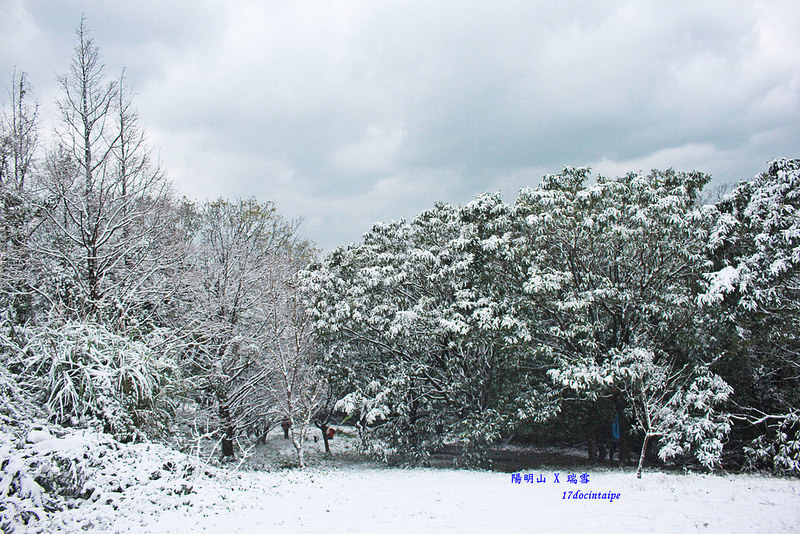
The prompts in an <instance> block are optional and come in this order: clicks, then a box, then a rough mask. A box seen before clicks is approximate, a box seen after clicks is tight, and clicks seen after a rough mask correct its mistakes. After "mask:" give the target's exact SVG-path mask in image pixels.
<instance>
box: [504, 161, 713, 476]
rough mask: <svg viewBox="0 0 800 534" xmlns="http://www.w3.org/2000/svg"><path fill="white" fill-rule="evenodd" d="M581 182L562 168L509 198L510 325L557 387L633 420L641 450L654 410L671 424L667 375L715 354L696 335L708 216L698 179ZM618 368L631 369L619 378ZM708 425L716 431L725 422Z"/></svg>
mask: <svg viewBox="0 0 800 534" xmlns="http://www.w3.org/2000/svg"><path fill="white" fill-rule="evenodd" d="M587 177H588V171H587V170H586V169H571V168H568V169H565V171H564V172H562V173H561V174H558V175H554V176H547V177H545V179H544V181H543V184H542V186H541V187H539V188H538V189H529V190H524V191H523V192H522V193H521V194H520V197H519V199H518V200H517V203H516V205H515V218H516V220H517V222H518V224H520V225H521V227H520V228H519V230H518V232H519V234H518V235H519V238H518V241H517V242H516V243H515V244H514V250H513V251H512V252H510V254H514V255H515V256H514V257H515V258H517V260H516V261H517V263H519V262H521V263H523V267H519V266H518V267H517V269H522V271H523V272H524V273H525V275H526V279H524V280H523V281H522V283H521V284H520V285H521V287H522V292H523V294H524V296H525V297H526V298H527V300H528V305H527V307H526V315H527V317H528V318H529V319H527V323H525V321H526V320H525V317H524V316H523V317H520V320H521V321H522V322H523V323H525V324H526V332H527V335H529V336H530V337H531V339H532V341H533V343H535V344H536V345H538V346H539V348H540V350H542V351H545V352H547V353H548V354H551V355H552V357H553V358H554V359H555V361H556V362H557V364H558V366H557V368H556V369H553V370H551V371H550V375H551V377H552V378H553V379H554V381H555V382H556V383H557V384H560V385H562V386H564V387H566V388H568V389H571V390H573V391H576V392H578V393H581V394H583V395H585V396H586V398H587V399H588V400H589V401H592V400H593V399H597V398H598V397H603V396H610V397H612V399H613V400H614V404H615V406H616V409H617V412H618V414H619V416H620V420H621V421H622V422H623V427H624V426H625V422H627V419H626V418H625V413H629V414H636V417H635V418H634V422H635V423H636V424H637V426H636V429H638V430H640V431H641V432H642V433H643V435H644V440H643V448H642V454H644V450H645V449H646V447H647V445H648V441H649V437H651V436H654V435H660V436H663V435H665V433H667V432H666V431H665V430H664V429H663V428H662V427H661V426H659V425H661V424H662V423H661V422H659V423H658V424H654V420H655V414H658V417H659V418H660V421H662V422H663V421H667V420H669V421H673V422H674V421H679V420H680V418H676V417H670V416H669V414H668V413H667V412H669V411H672V412H676V411H677V410H679V409H680V406H678V405H676V402H677V400H678V399H682V398H684V397H682V396H681V395H680V391H681V383H682V382H681V380H678V379H677V378H678V377H679V376H682V375H681V373H678V374H677V375H676V374H675V373H677V372H678V371H679V370H682V369H684V368H686V369H687V372H688V373H689V374H691V373H692V372H693V370H694V369H697V368H701V367H703V366H705V365H707V363H708V362H709V361H711V360H712V359H713V357H712V356H713V355H710V354H707V353H706V352H705V351H704V348H703V347H702V345H701V343H700V342H699V340H698V339H697V336H696V332H697V329H698V325H699V323H700V321H701V319H702V313H701V312H700V309H699V307H698V306H697V304H696V295H697V293H698V292H699V286H698V281H699V280H700V273H701V272H702V270H703V269H704V267H705V266H706V259H705V254H704V244H705V239H706V238H707V235H708V228H709V226H710V224H711V221H712V220H713V213H712V211H713V210H709V209H708V208H704V207H702V206H700V205H699V202H698V195H699V192H700V191H701V189H702V188H703V186H704V185H705V183H706V182H707V181H708V177H707V176H705V175H703V174H700V173H681V172H675V171H672V170H668V171H665V172H659V171H653V172H652V173H650V174H649V175H641V174H637V173H630V174H628V175H626V176H624V177H621V178H615V179H608V178H603V177H600V178H598V180H597V183H596V184H594V185H586V184H585V181H586V178H587ZM621 355H624V358H622V359H620V358H621ZM623 361H624V362H625V368H628V369H630V368H636V369H639V370H640V371H641V372H634V373H627V374H626V373H622V372H621V369H619V368H617V367H618V366H619V365H621V362H623ZM626 377H627V378H626ZM670 377H672V378H670ZM628 379H630V381H626V380H628ZM714 383H716V382H714ZM723 389H724V388H722V389H721V391H722V390H723ZM723 397H724V395H722V394H720V395H718V396H715V399H716V400H718V401H720V402H721V400H722V399H723ZM626 407H627V409H625V408H626ZM676 413H677V412H676ZM670 424H672V423H670ZM686 424H687V425H688V424H689V422H688V420H686ZM716 430H719V431H720V432H721V433H722V434H724V431H725V430H726V426H725V422H724V420H722V419H720V420H719V421H718V425H717V427H716ZM675 432H677V430H675V429H672V430H670V435H674V434H675ZM590 439H591V438H590ZM664 447H666V440H663V441H662V450H666V449H665V448H664ZM670 450H673V451H675V450H678V449H677V448H674V447H673V448H672V449H670ZM680 450H681V451H683V450H684V449H680ZM686 450H688V449H686ZM714 450H717V449H714ZM621 452H622V451H621ZM706 452H707V451H705V452H704V453H703V454H706ZM718 452H719V451H718ZM623 454H624V453H623ZM716 459H718V455H717V456H716V457H715V458H714V460H716ZM701 461H703V463H704V464H710V463H713V462H711V461H710V460H709V458H707V457H706V456H703V458H701Z"/></svg>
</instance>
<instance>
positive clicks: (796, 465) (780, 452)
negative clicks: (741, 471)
mask: <svg viewBox="0 0 800 534" xmlns="http://www.w3.org/2000/svg"><path fill="white" fill-rule="evenodd" d="M745 454H746V455H747V467H748V468H750V469H767V470H769V471H772V472H774V473H778V474H781V475H789V476H796V477H800V412H794V413H789V414H786V415H785V416H784V417H783V420H782V421H781V422H780V423H779V424H778V425H776V427H775V428H774V429H773V430H772V433H771V435H762V436H759V437H758V438H756V439H755V440H753V442H752V443H751V444H750V446H749V447H745Z"/></svg>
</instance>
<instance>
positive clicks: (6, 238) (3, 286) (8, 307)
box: [0, 72, 39, 324]
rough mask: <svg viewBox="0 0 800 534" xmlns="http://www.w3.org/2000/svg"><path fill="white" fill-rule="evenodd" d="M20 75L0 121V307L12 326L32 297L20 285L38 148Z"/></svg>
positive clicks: (34, 112)
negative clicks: (29, 179)
mask: <svg viewBox="0 0 800 534" xmlns="http://www.w3.org/2000/svg"><path fill="white" fill-rule="evenodd" d="M29 93H30V85H29V83H28V78H27V76H26V74H25V73H24V72H21V73H19V74H17V73H16V72H15V73H14V74H13V75H12V76H11V89H10V90H9V97H10V101H9V106H8V107H7V108H5V109H4V110H3V114H2V117H0V273H2V274H0V303H1V304H0V305H1V306H2V308H3V309H4V310H5V311H6V312H7V313H8V314H9V316H8V318H9V319H11V322H12V324H13V323H24V322H26V321H27V320H28V319H29V318H30V317H31V314H32V310H33V297H32V293H31V291H30V286H29V284H27V281H26V272H27V271H28V270H29V269H28V267H29V265H30V260H31V257H30V254H29V251H28V248H27V244H28V240H29V237H30V233H31V231H32V228H34V224H33V220H34V216H33V210H32V209H31V199H30V191H29V189H30V188H29V187H28V186H27V182H28V178H29V177H30V176H31V174H32V173H33V172H34V165H35V161H36V156H37V149H38V144H39V129H38V128H39V117H38V106H37V105H36V104H33V105H31V104H29V96H28V95H29Z"/></svg>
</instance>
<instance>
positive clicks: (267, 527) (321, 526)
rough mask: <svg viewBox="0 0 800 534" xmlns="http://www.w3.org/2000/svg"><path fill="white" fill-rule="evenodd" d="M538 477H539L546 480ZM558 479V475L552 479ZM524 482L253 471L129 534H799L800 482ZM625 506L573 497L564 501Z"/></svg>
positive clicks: (451, 475)
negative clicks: (608, 495) (594, 496)
mask: <svg viewBox="0 0 800 534" xmlns="http://www.w3.org/2000/svg"><path fill="white" fill-rule="evenodd" d="M537 475H538V473H537ZM545 475H546V477H547V478H548V479H549V478H551V477H552V473H550V472H548V473H545ZM563 475H564V474H563V473H562V476H561V483H560V484H555V483H552V484H551V483H549V482H550V481H549V480H548V483H545V484H536V483H532V484H531V483H525V482H523V483H522V484H519V485H517V484H513V483H512V482H511V475H509V474H504V473H494V472H476V471H461V470H439V469H365V468H339V469H336V470H332V471H310V472H298V471H292V472H286V473H249V474H243V475H241V477H238V478H234V479H229V480H226V481H225V482H224V483H223V482H221V481H219V482H218V483H215V484H213V485H208V486H205V487H201V488H198V492H197V494H196V495H192V496H191V498H190V499H187V502H191V505H190V506H180V507H177V508H171V509H166V510H163V511H161V512H160V513H159V514H157V515H152V516H145V517H142V516H141V515H140V514H138V513H136V511H135V510H127V511H125V512H124V520H122V519H121V520H120V521H118V522H117V524H116V525H115V528H116V529H117V530H118V531H122V532H139V531H141V532H145V531H148V532H175V533H178V532H180V533H185V532H193V533H200V532H225V533H245V532H276V531H278V529H279V528H280V530H282V531H285V532H314V533H320V532H416V533H420V532H533V531H538V532H686V531H695V530H700V531H706V532H771V533H774V532H797V531H798V530H800V483H798V481H796V480H795V481H788V480H774V479H768V478H762V477H753V476H729V477H716V476H702V475H688V476H682V475H667V474H661V473H647V474H646V476H645V477H644V478H643V479H642V480H637V479H636V478H635V477H634V476H633V475H632V474H630V473H614V472H598V473H589V483H587V484H583V485H581V484H580V482H579V484H578V485H577V486H576V485H573V484H568V483H565V482H564V479H565V477H564V476H563ZM576 490H580V491H581V492H590V491H591V492H615V493H618V494H619V495H620V497H619V499H618V500H615V501H614V502H609V501H608V500H584V499H577V500H576V499H564V493H563V492H564V491H576Z"/></svg>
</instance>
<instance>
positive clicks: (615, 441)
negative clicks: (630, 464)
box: [608, 413, 622, 463]
mask: <svg viewBox="0 0 800 534" xmlns="http://www.w3.org/2000/svg"><path fill="white" fill-rule="evenodd" d="M610 437H611V439H610V447H609V449H608V463H611V462H612V461H613V459H614V453H615V452H617V446H618V445H619V413H617V414H616V415H614V420H613V421H612V422H611V436H610ZM621 460H622V458H620V461H621Z"/></svg>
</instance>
